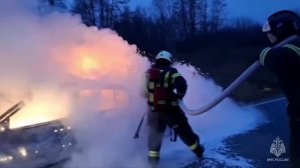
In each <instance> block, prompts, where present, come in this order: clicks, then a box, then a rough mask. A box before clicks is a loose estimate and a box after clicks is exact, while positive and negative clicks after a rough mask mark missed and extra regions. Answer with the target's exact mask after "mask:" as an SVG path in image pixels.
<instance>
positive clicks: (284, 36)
mask: <svg viewBox="0 0 300 168" xmlns="http://www.w3.org/2000/svg"><path fill="white" fill-rule="evenodd" d="M263 32H265V33H266V34H267V36H268V38H269V40H270V42H271V44H272V45H276V44H278V43H282V44H283V45H282V46H281V47H275V48H274V47H273V48H270V47H268V48H266V49H264V50H263V51H262V52H261V54H260V63H261V64H262V65H263V66H265V67H267V68H268V69H270V70H271V71H272V72H273V73H274V74H275V76H276V77H277V79H278V83H279V85H280V87H281V89H282V91H283V93H284V94H285V96H286V98H287V100H288V108H287V112H288V116H289V126H290V153H291V156H290V157H291V158H290V161H291V164H292V165H293V167H295V168H299V167H300V88H299V87H300V36H299V35H300V18H299V16H298V15H297V14H296V13H294V12H292V11H288V10H283V11H279V12H276V13H274V14H272V15H271V16H270V17H269V18H268V21H267V23H266V24H265V25H264V27H263Z"/></svg>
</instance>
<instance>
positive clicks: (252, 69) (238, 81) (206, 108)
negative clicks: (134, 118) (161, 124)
mask: <svg viewBox="0 0 300 168" xmlns="http://www.w3.org/2000/svg"><path fill="white" fill-rule="evenodd" d="M298 37H299V36H297V35H294V36H291V37H290V38H288V39H286V40H284V41H282V42H280V43H278V44H277V45H275V46H273V47H272V48H276V47H281V46H283V45H285V44H287V43H289V42H291V41H293V40H295V39H296V38H298ZM260 67H262V65H261V64H260V62H259V61H255V62H254V63H253V64H252V65H251V66H250V67H249V68H247V69H246V70H245V71H244V72H243V73H242V74H241V75H240V76H239V77H238V78H237V79H235V80H234V81H233V82H232V83H231V84H230V85H229V86H228V87H227V88H226V89H225V90H224V91H223V92H222V94H221V95H220V96H219V97H217V98H215V99H214V100H213V101H211V102H210V103H208V104H207V105H206V106H203V107H201V108H198V109H195V110H191V109H189V108H188V107H187V106H186V105H185V104H184V102H183V101H182V100H178V104H179V106H180V108H181V109H182V110H183V111H184V112H185V113H186V114H188V115H192V116H194V115H200V114H203V113H205V112H207V111H209V110H210V109H212V108H214V107H215V106H216V105H218V104H219V103H220V102H222V101H223V100H224V99H225V98H226V97H228V96H229V95H230V94H231V93H232V92H233V91H234V90H235V89H237V88H238V87H239V86H240V84H241V83H243V82H244V81H246V79H247V78H248V77H249V76H250V75H251V74H253V73H254V72H255V71H256V70H257V69H259V68H260ZM145 114H146V113H145ZM145 114H143V116H142V118H141V120H140V122H139V125H138V127H137V130H136V132H135V135H134V138H138V137H139V131H140V129H141V125H142V123H143V121H144V117H145Z"/></svg>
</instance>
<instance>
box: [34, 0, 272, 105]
mask: <svg viewBox="0 0 300 168" xmlns="http://www.w3.org/2000/svg"><path fill="white" fill-rule="evenodd" d="M40 1H43V2H44V4H45V3H46V4H47V5H48V6H52V7H53V8H54V9H55V10H60V11H65V12H71V13H73V14H76V15H80V17H81V18H82V22H83V23H84V24H85V25H87V26H95V27H97V28H99V29H101V28H111V29H113V30H115V31H116V32H117V33H118V34H119V35H120V36H122V37H123V38H124V39H125V40H127V41H128V42H129V43H130V44H135V45H137V47H138V48H139V50H140V51H142V53H145V56H147V57H149V58H150V59H152V58H154V56H155V54H156V53H157V52H158V51H160V50H169V51H171V52H172V53H174V55H175V56H176V57H177V59H179V60H182V61H184V62H187V63H189V64H192V65H194V66H196V67H199V68H200V69H201V73H202V74H208V75H209V76H210V77H212V78H214V80H215V81H216V82H217V83H218V84H220V85H222V86H223V87H226V86H228V85H229V84H230V83H231V82H232V81H233V80H234V79H235V78H236V77H237V76H238V75H239V74H241V72H243V71H244V70H245V69H246V68H247V67H248V66H249V65H251V64H252V63H253V62H254V61H255V60H257V58H258V55H259V53H260V51H261V50H262V49H263V48H264V47H266V46H267V45H268V44H269V42H268V40H267V38H266V36H265V35H264V34H263V33H262V32H261V25H260V24H259V23H257V22H255V21H253V20H250V19H248V18H242V17H241V18H236V19H231V18H228V17H227V14H228V12H229V11H228V9H227V4H226V1H224V0H152V5H151V6H150V7H139V6H137V7H135V8H133V7H132V6H130V3H131V0H73V4H72V5H71V6H68V5H67V3H66V0H40ZM67 6H68V7H67ZM265 87H270V88H275V89H274V90H276V88H277V85H276V82H275V79H274V78H273V77H272V75H271V74H269V73H268V72H266V71H264V70H262V71H261V72H259V73H258V74H257V75H255V76H253V77H252V78H250V80H248V81H247V82H246V83H245V84H244V85H243V86H242V87H241V88H242V89H241V90H240V91H239V92H237V94H236V95H234V97H236V98H238V99H249V100H250V99H254V98H255V96H254V98H253V93H258V92H259V91H260V90H263V88H265ZM262 94H263V93H262ZM256 95H258V96H260V97H263V96H261V94H256Z"/></svg>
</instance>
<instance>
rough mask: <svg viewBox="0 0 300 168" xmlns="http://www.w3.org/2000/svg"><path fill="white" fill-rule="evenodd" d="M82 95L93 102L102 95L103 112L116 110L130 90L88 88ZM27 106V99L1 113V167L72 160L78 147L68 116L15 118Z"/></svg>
mask: <svg viewBox="0 0 300 168" xmlns="http://www.w3.org/2000/svg"><path fill="white" fill-rule="evenodd" d="M78 96H79V98H80V100H81V101H84V99H86V101H89V97H91V96H92V97H93V98H95V97H96V98H97V97H99V98H102V99H101V100H102V101H101V103H99V109H98V110H99V111H101V112H107V111H110V110H116V108H117V107H120V106H124V105H126V101H127V97H126V96H127V95H126V93H125V92H123V91H120V90H115V89H101V90H89V89H84V90H82V91H80V92H79V94H78V95H77V98H78ZM25 106H26V103H25V101H19V102H18V103H16V104H15V105H13V106H11V107H10V108H9V109H8V110H6V111H5V112H4V113H2V114H1V116H0V140H1V141H0V167H2V166H4V165H5V167H15V166H20V165H26V166H33V167H47V165H49V164H50V165H51V164H57V163H60V162H63V161H66V160H68V159H69V157H70V155H71V154H72V152H73V151H74V150H78V149H76V147H75V146H76V140H75V137H74V135H73V132H72V127H71V126H70V125H66V122H64V120H66V119H67V116H65V117H64V118H55V119H54V118H51V117H49V116H44V118H43V119H41V118H39V120H35V122H32V121H31V118H33V119H34V118H35V117H34V116H33V115H31V116H27V115H25V116H26V117H21V118H23V119H16V118H14V117H15V116H16V115H17V114H22V113H23V111H26V110H24V107H25ZM29 106H30V104H29ZM32 114H34V113H32ZM24 120H25V121H24ZM1 165H2V166H1Z"/></svg>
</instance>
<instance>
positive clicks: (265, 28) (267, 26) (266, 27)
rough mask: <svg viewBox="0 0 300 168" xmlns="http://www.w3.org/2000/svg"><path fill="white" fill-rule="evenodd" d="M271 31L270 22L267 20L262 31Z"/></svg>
mask: <svg viewBox="0 0 300 168" xmlns="http://www.w3.org/2000/svg"><path fill="white" fill-rule="evenodd" d="M270 31H271V27H270V24H269V22H268V21H267V22H266V23H265V24H264V26H263V28H262V32H270Z"/></svg>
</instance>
